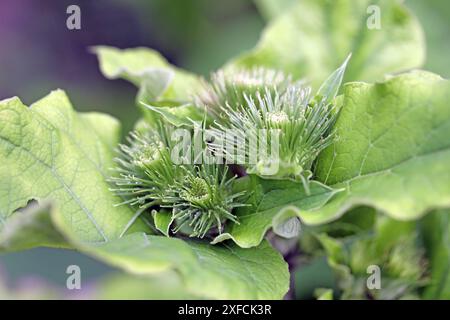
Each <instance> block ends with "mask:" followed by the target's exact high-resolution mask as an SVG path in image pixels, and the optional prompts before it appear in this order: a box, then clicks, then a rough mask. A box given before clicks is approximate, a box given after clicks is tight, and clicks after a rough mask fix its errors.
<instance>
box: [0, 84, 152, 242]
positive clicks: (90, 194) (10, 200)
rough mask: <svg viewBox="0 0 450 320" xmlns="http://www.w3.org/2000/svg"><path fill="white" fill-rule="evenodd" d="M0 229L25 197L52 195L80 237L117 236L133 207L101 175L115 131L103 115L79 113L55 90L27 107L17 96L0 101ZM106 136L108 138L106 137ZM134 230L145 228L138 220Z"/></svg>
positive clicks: (110, 154) (109, 163)
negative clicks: (130, 207) (122, 204)
mask: <svg viewBox="0 0 450 320" xmlns="http://www.w3.org/2000/svg"><path fill="white" fill-rule="evenodd" d="M0 123H2V127H1V128H0V157H1V159H2V166H0V180H1V181H2V183H1V184H0V228H1V224H4V223H6V221H7V219H9V218H10V217H11V216H13V215H15V214H16V213H15V212H16V209H18V208H21V207H25V206H26V205H27V202H28V201H29V200H33V199H34V200H38V201H39V200H44V199H51V200H54V201H56V206H57V208H58V209H59V210H61V212H62V213H63V217H64V220H65V221H66V223H67V224H68V225H69V226H70V228H71V229H73V231H74V232H75V233H76V235H77V237H78V238H79V239H81V240H83V241H93V242H95V241H105V240H108V239H113V238H117V237H118V236H119V235H120V234H121V232H122V231H123V229H124V228H125V226H126V225H127V223H128V221H130V220H131V219H132V217H133V214H134V213H133V211H132V210H131V209H128V208H126V207H114V204H116V203H119V202H120V199H118V198H117V197H115V196H114V195H113V194H112V193H111V192H110V191H109V190H108V189H109V185H108V183H107V182H106V180H105V178H106V177H107V176H108V172H107V169H108V168H110V167H111V166H112V157H113V152H112V150H111V147H112V146H113V145H114V144H115V143H116V141H117V139H118V133H119V124H118V123H117V121H116V120H115V119H113V118H111V117H109V116H106V115H99V114H77V113H76V112H75V111H74V110H73V109H72V106H71V105H70V102H69V100H68V98H67V96H66V95H65V93H64V92H62V91H60V90H58V91H54V92H52V93H51V94H49V95H48V96H47V97H45V98H43V99H42V100H40V101H38V102H36V103H35V104H33V105H32V106H31V107H29V108H28V107H26V106H25V105H23V104H22V102H21V101H20V100H19V99H18V98H11V99H7V100H3V101H1V102H0ZM106 134H108V136H106ZM131 229H132V230H130V231H137V230H141V231H143V230H146V227H145V226H144V225H143V223H142V222H141V221H137V222H136V223H135V225H134V226H133V228H131Z"/></svg>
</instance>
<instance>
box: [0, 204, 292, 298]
mask: <svg viewBox="0 0 450 320" xmlns="http://www.w3.org/2000/svg"><path fill="white" fill-rule="evenodd" d="M20 214H21V215H22V216H15V217H14V218H13V219H10V220H8V221H7V222H6V224H5V227H4V229H3V230H2V231H1V232H0V251H1V250H8V251H9V250H18V249H29V248H32V247H35V246H43V245H45V246H51V247H73V248H75V249H77V250H79V251H81V252H83V253H85V254H88V255H90V256H92V257H95V258H97V259H99V260H101V261H103V262H105V263H108V264H111V265H113V266H115V267H118V268H122V269H124V270H126V271H128V272H130V273H132V274H137V275H143V276H151V277H155V276H159V275H160V274H162V273H167V272H176V273H177V274H178V275H179V276H180V278H181V279H180V280H181V283H182V289H183V292H187V293H190V294H191V295H192V297H204V298H211V299H281V298H283V296H284V295H285V294H286V292H287V290H288V288H289V272H288V267H287V263H286V262H285V261H284V260H283V257H282V256H281V255H280V254H279V253H278V252H277V251H276V250H274V249H273V248H272V247H271V246H270V245H269V244H268V242H267V241H264V242H263V243H261V244H260V245H259V246H258V247H255V248H252V249H243V248H240V247H239V246H237V245H236V244H232V243H222V244H219V245H211V244H208V243H205V242H201V241H195V240H187V239H186V240H182V239H177V238H168V237H164V236H154V235H148V234H146V233H143V232H136V233H133V234H129V235H125V236H123V237H121V238H118V239H114V240H109V241H107V242H101V243H98V242H95V243H92V242H86V241H80V239H79V236H78V234H77V232H76V230H73V229H72V227H71V226H70V225H68V224H67V221H66V219H65V217H64V215H63V214H62V212H61V211H60V210H58V209H57V208H55V207H52V206H46V207H42V208H41V209H38V210H26V211H24V212H21V213H20ZM148 289H151V287H150V288H148ZM154 295H155V294H153V295H150V296H149V297H148V298H152V297H154Z"/></svg>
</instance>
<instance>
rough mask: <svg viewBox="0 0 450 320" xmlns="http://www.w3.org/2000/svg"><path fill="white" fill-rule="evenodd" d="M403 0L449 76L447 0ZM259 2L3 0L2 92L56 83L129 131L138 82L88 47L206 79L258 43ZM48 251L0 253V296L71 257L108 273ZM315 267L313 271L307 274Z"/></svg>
mask: <svg viewBox="0 0 450 320" xmlns="http://www.w3.org/2000/svg"><path fill="white" fill-rule="evenodd" d="M261 1H262V0H261ZM288 1H289V0H287V1H286V2H288ZM292 1H295V0H292ZM405 2H406V5H407V6H408V7H410V8H411V10H412V11H413V12H414V13H415V14H416V15H417V16H418V18H419V20H420V21H421V23H422V25H423V28H424V30H425V34H426V39H427V61H426V65H425V66H424V68H425V69H427V70H430V71H434V72H436V73H438V74H441V75H442V76H444V77H446V78H448V77H450V63H449V57H450V21H449V20H448V17H450V1H447V0H407V1H405ZM71 4H77V5H79V6H80V8H81V26H82V28H81V30H72V31H71V30H68V29H67V28H66V19H67V16H68V15H67V14H66V8H67V7H68V6H69V5H71ZM258 8H259V9H261V7H258V0H256V1H251V0H227V1H220V0H95V1H92V0H84V1H75V0H72V1H65V0H39V1H35V0H2V1H0V99H4V98H8V97H11V96H19V97H20V98H21V99H22V101H23V102H24V103H25V104H31V103H32V102H33V101H35V100H37V99H39V98H41V97H43V96H45V95H46V94H47V93H48V92H50V91H51V90H53V89H56V88H61V89H64V90H66V92H67V93H68V94H69V97H70V98H71V100H72V103H73V105H74V106H75V108H76V109H78V110H80V111H88V110H89V111H94V110H95V111H101V112H107V113H109V114H112V115H114V116H115V117H117V118H119V119H120V120H121V121H122V123H123V127H124V128H123V130H124V132H126V131H128V130H129V129H130V128H131V127H132V125H133V123H134V121H135V120H136V119H137V118H138V113H137V110H136V108H135V107H134V97H135V94H136V89H135V88H134V87H133V86H132V85H131V84H129V83H126V82H125V81H109V80H107V79H105V78H103V77H102V75H101V74H100V72H99V70H98V66H97V59H96V57H95V56H94V55H92V54H91V53H89V50H88V48H89V46H92V45H99V44H104V45H112V46H116V47H119V48H127V47H135V46H146V47H151V48H154V49H156V50H158V51H160V52H161V53H162V54H163V55H164V56H165V57H166V58H167V59H168V60H169V61H170V62H171V63H173V64H175V65H177V66H180V67H183V68H186V69H189V70H191V71H194V72H196V73H199V74H202V75H205V76H207V75H208V74H209V72H211V71H213V70H214V69H217V68H219V67H220V66H221V65H222V64H224V63H225V62H226V61H227V60H228V59H229V58H231V57H232V56H233V55H235V54H237V53H239V52H241V51H242V50H246V49H250V48H252V47H253V46H254V45H255V43H256V42H257V40H258V38H259V35H260V32H261V31H262V29H263V27H264V25H265V24H266V21H265V19H264V11H263V10H258ZM1 125H2V124H1V123H0V126H1ZM0 165H1V159H0ZM55 253H56V252H55V251H53V250H51V249H34V250H30V251H27V252H20V253H13V254H8V255H0V294H1V290H2V288H4V289H5V288H7V289H13V288H15V289H19V290H21V289H23V288H33V287H37V286H39V285H40V284H42V283H45V284H46V285H50V286H52V287H58V286H64V285H65V282H66V278H67V274H66V273H65V271H66V268H67V266H68V265H71V264H76V265H79V266H80V267H81V271H82V279H83V283H90V282H94V281H96V279H99V278H101V277H104V276H105V275H107V274H109V273H111V272H114V270H112V269H110V268H108V267H106V266H104V265H102V264H100V263H98V262H96V261H94V260H91V259H89V258H87V257H85V256H82V255H79V254H77V253H75V252H70V251H58V253H57V254H55ZM320 272H321V271H320V270H319V269H317V270H311V278H313V277H314V276H315V275H314V274H318V273H320ZM321 277H322V278H323V273H322V276H321Z"/></svg>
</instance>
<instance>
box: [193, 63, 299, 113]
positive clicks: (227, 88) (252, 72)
mask: <svg viewBox="0 0 450 320" xmlns="http://www.w3.org/2000/svg"><path fill="white" fill-rule="evenodd" d="M291 84H292V77H291V76H290V75H286V74H284V73H283V72H282V71H278V70H273V69H267V68H263V67H258V68H253V69H241V70H227V71H224V70H219V71H217V72H215V73H213V74H212V75H211V81H210V82H209V83H205V84H204V86H203V90H202V91H201V92H199V93H198V94H197V95H196V97H195V103H196V105H198V106H206V107H207V109H208V111H209V112H210V114H212V115H213V116H214V117H215V118H216V119H219V120H221V121H226V120H227V118H226V117H224V114H223V110H222V109H223V108H224V107H226V106H227V107H228V108H230V109H232V110H237V109H239V108H240V107H241V106H243V105H245V103H246V101H245V100H246V97H249V98H256V94H257V92H259V91H261V90H265V89H268V90H271V91H274V92H275V91H276V92H284V91H285V90H286V88H287V87H288V86H289V85H291Z"/></svg>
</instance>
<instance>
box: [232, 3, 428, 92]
mask: <svg viewBox="0 0 450 320" xmlns="http://www.w3.org/2000/svg"><path fill="white" fill-rule="evenodd" d="M371 5H376V6H378V8H379V9H380V13H381V15H380V16H381V28H380V29H373V28H372V29H369V28H368V27H367V22H368V20H370V19H371V18H372V15H373V13H372V11H369V13H368V7H369V6H371ZM372 8H373V7H372ZM349 53H353V56H352V60H351V62H350V63H349V66H348V68H347V72H346V75H345V79H344V82H348V81H354V80H363V81H374V80H381V79H382V77H383V76H384V75H385V74H386V73H394V72H399V71H403V70H407V69H411V68H415V67H420V66H421V65H422V63H423V61H424V57H425V45H424V37H423V32H422V29H421V27H420V25H419V23H418V21H417V20H416V18H415V17H414V16H412V15H411V13H410V12H409V11H408V10H407V9H406V8H405V7H404V6H403V5H402V4H401V1H399V0H379V1H372V0H362V1H356V2H355V1H353V0H302V1H296V3H295V4H294V5H293V6H290V7H289V8H287V10H286V12H284V13H283V14H280V15H278V16H277V17H276V18H275V19H273V20H272V21H271V23H270V24H269V25H268V27H267V28H266V29H265V31H264V32H263V34H262V36H261V39H260V41H259V43H258V44H257V46H256V47H255V48H254V49H253V50H251V51H250V52H247V53H244V54H243V55H241V56H238V57H237V58H236V59H235V60H232V61H231V62H230V63H229V65H228V67H231V68H236V67H237V68H242V67H244V68H249V67H253V66H266V67H269V68H277V69H282V70H283V71H285V72H287V73H291V74H292V75H293V76H294V77H304V78H306V79H307V80H308V81H310V82H311V83H312V85H313V87H315V88H317V87H318V86H319V84H320V83H321V82H322V81H323V80H324V79H326V77H327V76H328V75H329V74H330V73H331V72H332V71H333V70H335V69H336V68H337V67H338V66H339V65H340V64H341V63H342V61H344V59H345V57H346V56H347V55H348V54H349Z"/></svg>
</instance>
